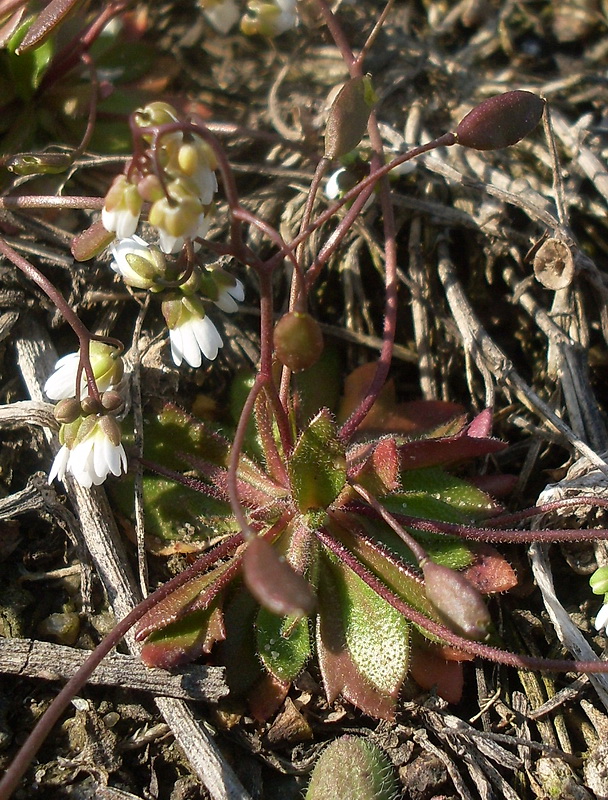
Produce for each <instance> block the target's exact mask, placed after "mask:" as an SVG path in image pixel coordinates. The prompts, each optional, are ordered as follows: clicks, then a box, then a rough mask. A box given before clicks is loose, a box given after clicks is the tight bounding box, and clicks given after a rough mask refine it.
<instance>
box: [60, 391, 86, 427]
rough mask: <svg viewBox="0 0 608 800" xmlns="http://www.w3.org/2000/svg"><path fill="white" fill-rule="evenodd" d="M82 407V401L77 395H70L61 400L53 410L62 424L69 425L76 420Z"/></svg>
mask: <svg viewBox="0 0 608 800" xmlns="http://www.w3.org/2000/svg"><path fill="white" fill-rule="evenodd" d="M81 413H82V409H81V407H80V402H79V401H78V400H76V398H75V397H68V398H66V399H65V400H60V401H59V402H58V403H57V405H56V406H55V408H54V410H53V416H54V417H55V419H56V420H57V422H60V423H61V424H62V425H69V424H70V423H71V422H74V420H76V419H78V417H79V416H80V414H81Z"/></svg>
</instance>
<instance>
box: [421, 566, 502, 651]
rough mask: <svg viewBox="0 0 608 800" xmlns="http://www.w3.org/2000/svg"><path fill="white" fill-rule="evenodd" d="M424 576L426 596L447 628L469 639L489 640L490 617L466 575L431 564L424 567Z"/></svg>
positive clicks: (480, 597)
mask: <svg viewBox="0 0 608 800" xmlns="http://www.w3.org/2000/svg"><path fill="white" fill-rule="evenodd" d="M422 573H423V575H424V586H425V589H426V596H427V597H428V599H429V600H430V601H431V603H432V604H433V605H434V606H435V608H436V610H437V611H438V612H439V614H440V616H441V617H443V619H444V621H445V623H446V624H447V626H448V627H449V628H451V629H452V630H453V631H455V632H456V633H458V634H460V635H461V636H466V638H467V639H476V640H481V639H486V638H487V636H488V628H489V626H490V622H491V618H490V613H489V611H488V609H487V607H486V604H485V603H484V601H483V598H482V596H481V594H480V593H479V592H478V591H477V589H475V587H474V586H473V585H472V584H471V583H470V582H469V581H468V580H467V579H466V578H465V577H464V575H462V574H461V573H460V572H456V570H453V569H450V568H449V567H444V566H442V565H441V564H436V563H435V562H434V561H430V560H429V561H427V562H426V563H425V564H423V565H422Z"/></svg>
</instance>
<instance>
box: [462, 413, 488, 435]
mask: <svg viewBox="0 0 608 800" xmlns="http://www.w3.org/2000/svg"><path fill="white" fill-rule="evenodd" d="M493 419H494V415H493V414H492V409H491V408H484V410H483V411H481V412H480V413H479V414H477V416H476V417H474V418H473V419H472V420H471V422H470V423H469V424H468V425H467V427H466V434H467V436H471V437H472V438H473V439H487V438H488V437H489V436H492V422H493Z"/></svg>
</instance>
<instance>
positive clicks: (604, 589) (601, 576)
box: [589, 567, 608, 594]
mask: <svg viewBox="0 0 608 800" xmlns="http://www.w3.org/2000/svg"><path fill="white" fill-rule="evenodd" d="M589 586H591V589H592V591H593V594H607V593H608V567H600V568H599V569H596V570H595V572H594V573H593V575H592V576H591V577H590V578H589Z"/></svg>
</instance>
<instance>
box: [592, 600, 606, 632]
mask: <svg viewBox="0 0 608 800" xmlns="http://www.w3.org/2000/svg"><path fill="white" fill-rule="evenodd" d="M594 625H595V629H596V631H601V630H602V628H607V626H608V603H604V605H603V606H602V607H601V608H600V610H599V611H598V612H597V617H596V618H595V622H594Z"/></svg>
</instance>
